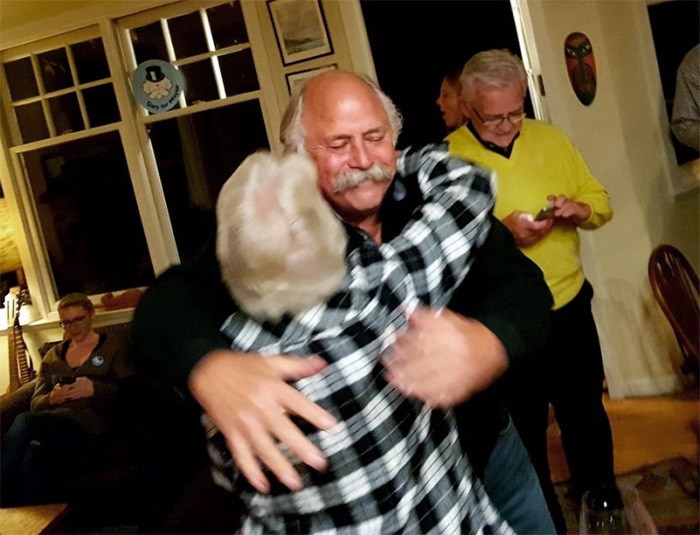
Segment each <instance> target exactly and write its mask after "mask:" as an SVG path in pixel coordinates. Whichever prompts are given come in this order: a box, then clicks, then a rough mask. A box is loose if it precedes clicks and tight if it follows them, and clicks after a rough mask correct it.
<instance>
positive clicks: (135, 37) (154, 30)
mask: <svg viewBox="0 0 700 535" xmlns="http://www.w3.org/2000/svg"><path fill="white" fill-rule="evenodd" d="M131 43H132V45H133V47H134V55H135V56H136V63H137V64H138V63H143V62H144V61H146V60H149V59H162V60H163V61H168V49H167V48H166V47H165V39H164V37H163V31H162V30H161V28H160V23H159V22H154V23H153V24H149V25H148V26H142V27H141V28H134V29H133V30H131Z"/></svg>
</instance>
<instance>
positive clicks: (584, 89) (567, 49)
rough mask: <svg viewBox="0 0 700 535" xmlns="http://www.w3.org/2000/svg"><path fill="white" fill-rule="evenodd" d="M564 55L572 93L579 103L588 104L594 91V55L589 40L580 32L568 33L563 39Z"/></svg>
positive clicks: (593, 97)
mask: <svg viewBox="0 0 700 535" xmlns="http://www.w3.org/2000/svg"><path fill="white" fill-rule="evenodd" d="M564 57H565V58H566V70H567V71H568V72H569V80H570V81H571V87H572V88H573V90H574V93H576V96H577V97H578V99H579V100H580V101H581V104H583V105H584V106H588V105H590V104H591V102H593V99H595V92H596V72H595V56H594V55H593V45H591V41H590V40H589V39H588V37H586V35H585V34H582V33H581V32H574V33H571V34H569V35H568V37H567V38H566V40H565V41H564Z"/></svg>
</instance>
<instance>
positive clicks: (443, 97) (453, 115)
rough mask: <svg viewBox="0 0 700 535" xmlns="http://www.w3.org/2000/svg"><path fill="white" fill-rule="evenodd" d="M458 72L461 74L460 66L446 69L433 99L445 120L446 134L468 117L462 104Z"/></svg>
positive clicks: (464, 122) (464, 121)
mask: <svg viewBox="0 0 700 535" xmlns="http://www.w3.org/2000/svg"><path fill="white" fill-rule="evenodd" d="M460 74H462V67H461V66H460V67H455V68H453V69H450V70H449V71H447V73H446V74H445V77H444V78H443V79H442V83H441V84H440V94H439V95H438V98H437V100H436V101H435V104H437V105H438V108H440V113H442V120H443V121H445V128H447V133H448V134H449V133H450V132H454V131H455V130H457V129H458V128H459V127H460V126H464V125H465V124H466V122H467V119H468V117H467V115H466V114H465V113H464V104H462V82H460V81H459V76H460Z"/></svg>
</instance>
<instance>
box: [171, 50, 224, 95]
mask: <svg viewBox="0 0 700 535" xmlns="http://www.w3.org/2000/svg"><path fill="white" fill-rule="evenodd" d="M179 69H180V70H181V71H182V75H183V76H184V77H185V80H186V81H187V89H186V90H185V98H186V99H187V104H189V105H192V104H196V103H197V102H202V101H208V100H217V99H218V98H219V92H218V91H217V90H216V81H215V80H214V71H213V70H212V67H211V60H209V59H206V60H204V61H198V62H196V63H190V64H189V65H181V66H180V67H179Z"/></svg>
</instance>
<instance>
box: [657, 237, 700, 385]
mask: <svg viewBox="0 0 700 535" xmlns="http://www.w3.org/2000/svg"><path fill="white" fill-rule="evenodd" d="M649 283H650V284H651V289H652V291H653V292H654V296H655V297H656V300H657V301H658V302H659V305H660V306H661V310H663V312H664V314H665V315H666V318H667V319H668V321H669V323H670V324H671V327H672V328H673V332H674V334H675V335H676V339H677V340H678V345H679V346H680V348H681V352H682V353H683V357H684V358H685V364H684V366H683V371H685V372H688V371H695V372H696V373H697V370H698V362H699V357H698V354H699V351H698V345H700V313H699V312H698V295H699V294H700V285H699V284H698V275H697V273H696V272H695V270H694V269H693V267H692V266H691V265H690V262H688V259H687V258H686V257H685V256H684V255H683V253H681V252H680V251H679V250H678V249H676V248H675V247H673V246H672V245H659V246H658V247H656V249H654V250H653V251H652V253H651V256H650V257H649Z"/></svg>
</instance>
